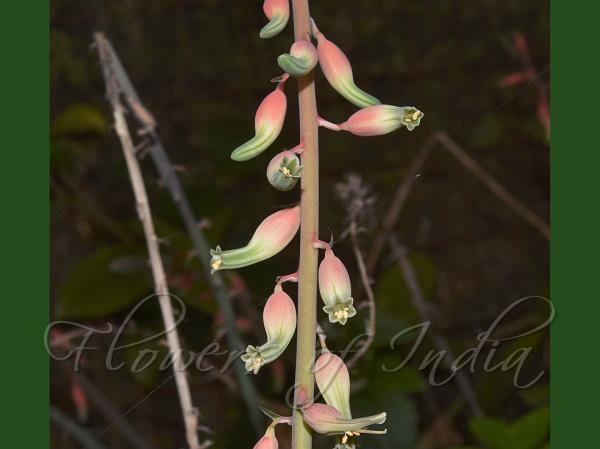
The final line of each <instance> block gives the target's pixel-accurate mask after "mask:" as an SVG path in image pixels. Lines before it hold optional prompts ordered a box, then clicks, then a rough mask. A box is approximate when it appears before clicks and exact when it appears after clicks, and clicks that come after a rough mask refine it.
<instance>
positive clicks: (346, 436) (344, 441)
mask: <svg viewBox="0 0 600 449" xmlns="http://www.w3.org/2000/svg"><path fill="white" fill-rule="evenodd" d="M347 442H348V435H346V434H344V436H343V437H342V444H346V443H347Z"/></svg>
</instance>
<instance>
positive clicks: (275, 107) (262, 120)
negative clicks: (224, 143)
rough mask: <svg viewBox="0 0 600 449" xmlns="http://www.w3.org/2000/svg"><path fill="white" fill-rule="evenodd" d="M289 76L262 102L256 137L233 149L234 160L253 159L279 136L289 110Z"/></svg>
mask: <svg viewBox="0 0 600 449" xmlns="http://www.w3.org/2000/svg"><path fill="white" fill-rule="evenodd" d="M288 78H289V75H288V74H287V73H286V74H284V76H283V77H282V78H281V81H280V82H279V84H278V85H277V88H276V89H275V90H274V91H273V92H271V93H270V94H269V95H267V96H266V97H265V98H264V100H263V101H262V102H261V104H260V106H259V107H258V109H257V110H256V115H255V118H254V131H255V135H254V137H253V138H252V139H250V140H249V141H248V142H246V143H244V144H242V145H240V146H239V147H237V148H236V149H235V150H233V152H232V153H231V159H233V160H234V161H247V160H248V159H252V158H253V157H255V156H258V155H259V154H260V153H262V152H263V151H265V150H266V149H267V148H268V147H269V145H271V144H272V143H273V142H274V141H275V139H277V137H279V133H281V129H282V128H283V121H284V119H285V113H286V110H287V98H286V96H285V93H284V92H283V86H284V84H285V82H286V80H287V79H288Z"/></svg>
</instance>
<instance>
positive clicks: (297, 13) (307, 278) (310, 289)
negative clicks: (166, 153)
mask: <svg viewBox="0 0 600 449" xmlns="http://www.w3.org/2000/svg"><path fill="white" fill-rule="evenodd" d="M292 8H293V13H294V35H295V39H296V41H299V40H306V39H308V37H309V32H310V13H309V7H308V0H292ZM298 103H299V109H300V141H301V142H303V143H304V152H303V153H302V155H301V158H302V166H303V167H304V169H303V171H302V181H301V183H302V193H301V195H302V196H301V202H300V219H301V228H300V262H299V269H298V274H299V279H298V330H297V332H298V333H297V349H296V381H295V387H296V389H295V397H294V401H295V402H296V403H297V402H298V394H299V392H300V391H302V392H303V394H304V395H305V398H306V400H309V401H311V400H312V399H313V396H314V375H313V365H314V359H315V340H316V328H317V261H318V253H317V250H316V249H315V248H314V247H313V242H314V238H315V237H316V236H317V235H318V232H319V135H318V131H319V129H318V122H317V120H318V116H317V100H316V95H315V83H314V74H313V72H311V73H309V74H307V75H305V76H303V77H300V78H298ZM292 426H293V427H292V449H310V448H311V446H312V438H311V434H310V431H309V430H308V427H307V426H306V425H305V424H304V422H303V420H302V415H301V413H300V411H299V410H298V409H295V410H294V413H293V424H292Z"/></svg>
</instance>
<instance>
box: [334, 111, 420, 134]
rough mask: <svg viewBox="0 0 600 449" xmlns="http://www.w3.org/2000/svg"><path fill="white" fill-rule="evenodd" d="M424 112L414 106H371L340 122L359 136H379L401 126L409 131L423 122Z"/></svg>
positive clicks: (343, 128) (343, 126)
mask: <svg viewBox="0 0 600 449" xmlns="http://www.w3.org/2000/svg"><path fill="white" fill-rule="evenodd" d="M423 116H424V114H423V113H422V112H421V111H419V110H418V109H416V108H414V107H412V106H390V105H387V104H381V105H377V106H370V107H368V108H365V109H361V110H360V111H358V112H356V113H354V114H352V115H351V116H350V118H349V119H348V120H346V121H345V122H344V123H342V124H340V125H339V127H340V129H342V130H344V131H348V132H350V133H352V134H354V135H357V136H379V135H382V134H389V133H391V132H392V131H395V130H397V129H398V128H400V127H401V126H406V128H407V129H408V130H409V131H412V130H413V129H415V128H416V127H417V126H419V124H420V123H421V119H422V118H423Z"/></svg>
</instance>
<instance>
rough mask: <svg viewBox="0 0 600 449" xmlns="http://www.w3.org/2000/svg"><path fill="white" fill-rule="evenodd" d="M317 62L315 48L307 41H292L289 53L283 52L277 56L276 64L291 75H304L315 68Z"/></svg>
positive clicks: (317, 56)
mask: <svg viewBox="0 0 600 449" xmlns="http://www.w3.org/2000/svg"><path fill="white" fill-rule="evenodd" d="M317 62H319V55H318V54H317V49H316V48H315V46H314V45H313V44H311V43H310V42H308V41H297V42H294V44H293V45H292V48H291V49H290V52H289V54H288V53H284V54H282V55H280V56H279V57H278V58H277V64H279V67H281V68H282V69H283V70H284V71H285V72H287V73H289V74H290V75H292V76H304V75H306V74H307V73H309V72H310V71H311V70H312V69H314V68H315V66H316V65H317Z"/></svg>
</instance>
